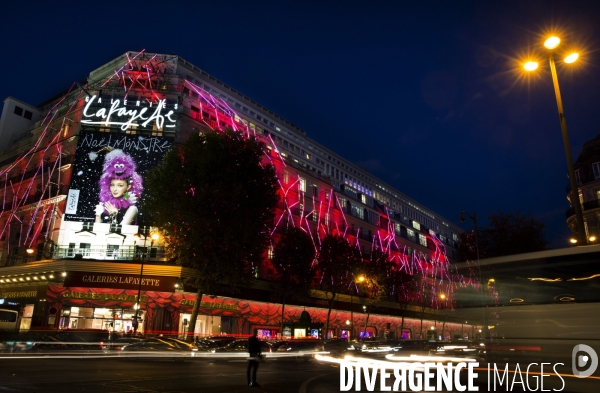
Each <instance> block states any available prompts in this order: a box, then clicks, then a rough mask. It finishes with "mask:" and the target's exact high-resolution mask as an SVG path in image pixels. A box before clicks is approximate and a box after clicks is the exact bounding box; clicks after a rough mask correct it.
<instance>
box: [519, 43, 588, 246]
mask: <svg viewBox="0 0 600 393" xmlns="http://www.w3.org/2000/svg"><path fill="white" fill-rule="evenodd" d="M559 45H560V38H558V37H556V36H553V37H550V38H548V39H547V40H546V41H545V42H544V47H546V49H548V60H549V62H550V73H551V74H552V82H553V84H554V94H555V96H556V106H557V108H558V118H559V121H560V127H561V131H562V137H563V144H564V146H565V154H566V158H567V168H568V173H569V186H570V187H571V204H572V205H573V209H574V210H575V219H576V221H577V233H576V234H575V236H576V238H577V242H578V243H579V244H581V245H585V244H587V238H586V233H585V225H584V222H583V210H582V209H581V201H580V200H579V188H578V187H577V179H576V178H575V169H574V166H573V157H572V156H571V144H570V143H569V133H568V131H567V121H566V120H565V111H564V109H563V103H562V98H561V95H560V87H559V85H558V75H557V73H556V65H555V63H554V53H555V49H556V48H558V46H559ZM578 58H579V53H569V54H568V55H567V56H566V57H565V58H564V60H563V61H564V62H565V63H567V64H570V63H573V62H575V61H576V60H577V59H578ZM538 66H539V64H538V63H537V62H535V61H529V62H527V63H525V64H524V66H523V67H524V68H525V70H526V71H530V72H531V71H535V70H537V69H538Z"/></svg>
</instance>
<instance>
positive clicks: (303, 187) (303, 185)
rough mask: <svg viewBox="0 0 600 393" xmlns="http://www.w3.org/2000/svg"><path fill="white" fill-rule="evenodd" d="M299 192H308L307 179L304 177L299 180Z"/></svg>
mask: <svg viewBox="0 0 600 393" xmlns="http://www.w3.org/2000/svg"><path fill="white" fill-rule="evenodd" d="M298 191H300V192H306V179H304V178H302V177H301V178H299V179H298Z"/></svg>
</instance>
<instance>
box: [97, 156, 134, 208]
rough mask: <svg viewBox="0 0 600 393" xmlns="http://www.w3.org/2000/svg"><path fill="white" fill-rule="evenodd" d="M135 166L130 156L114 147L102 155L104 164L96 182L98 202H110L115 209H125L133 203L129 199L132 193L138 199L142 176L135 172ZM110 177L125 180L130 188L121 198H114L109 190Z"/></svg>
mask: <svg viewBox="0 0 600 393" xmlns="http://www.w3.org/2000/svg"><path fill="white" fill-rule="evenodd" d="M136 169H137V166H136V164H135V162H134V161H133V159H132V158H131V156H130V155H129V154H127V153H125V152H123V150H120V149H115V150H113V151H111V152H109V153H108V154H106V157H104V166H103V167H102V176H101V177H100V181H99V182H98V184H99V185H100V202H102V203H105V202H110V203H112V204H113V205H114V206H115V207H116V208H117V209H126V208H128V207H129V206H131V205H133V203H131V201H130V199H129V195H131V194H132V193H133V194H135V195H136V197H137V199H138V200H139V198H140V196H141V194H142V191H143V185H142V177H141V176H140V175H138V173H137V172H136ZM112 179H120V180H126V181H127V184H129V185H131V188H130V189H129V191H128V192H127V194H125V197H123V198H114V197H113V196H112V194H111V192H110V181H111V180H112Z"/></svg>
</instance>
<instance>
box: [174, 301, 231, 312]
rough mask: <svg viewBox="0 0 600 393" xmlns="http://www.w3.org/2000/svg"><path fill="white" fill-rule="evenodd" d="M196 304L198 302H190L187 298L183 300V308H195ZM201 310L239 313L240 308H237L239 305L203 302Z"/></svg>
mask: <svg viewBox="0 0 600 393" xmlns="http://www.w3.org/2000/svg"><path fill="white" fill-rule="evenodd" d="M195 303H196V300H188V299H185V298H184V299H181V305H182V306H193V305H194V304H195ZM200 308H218V309H221V310H235V311H237V309H238V306H237V304H223V303H218V302H201V303H200Z"/></svg>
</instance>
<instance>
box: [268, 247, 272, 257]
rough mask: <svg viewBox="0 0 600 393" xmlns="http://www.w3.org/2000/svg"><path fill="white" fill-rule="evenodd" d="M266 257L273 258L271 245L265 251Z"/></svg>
mask: <svg viewBox="0 0 600 393" xmlns="http://www.w3.org/2000/svg"><path fill="white" fill-rule="evenodd" d="M267 257H268V258H269V259H273V246H269V250H268V251H267Z"/></svg>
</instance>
